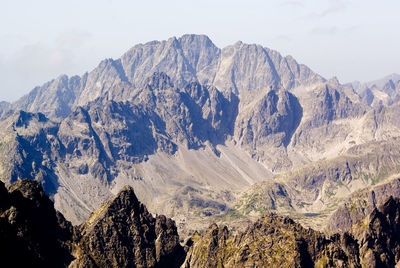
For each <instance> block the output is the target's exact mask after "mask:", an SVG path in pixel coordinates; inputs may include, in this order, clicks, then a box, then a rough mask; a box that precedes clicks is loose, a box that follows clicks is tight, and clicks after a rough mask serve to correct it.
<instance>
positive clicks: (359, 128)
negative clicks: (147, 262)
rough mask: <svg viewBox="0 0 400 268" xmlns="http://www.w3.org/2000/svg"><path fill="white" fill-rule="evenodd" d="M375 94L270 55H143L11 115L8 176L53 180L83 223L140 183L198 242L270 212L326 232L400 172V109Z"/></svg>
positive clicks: (165, 44) (0, 140)
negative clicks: (224, 223) (346, 208)
mask: <svg viewBox="0 0 400 268" xmlns="http://www.w3.org/2000/svg"><path fill="white" fill-rule="evenodd" d="M363 96H364V95H363V94H361V93H360V91H359V90H357V89H356V88H355V87H353V86H352V85H342V84H340V83H339V81H338V80H337V79H336V78H332V79H329V80H326V79H325V78H322V77H321V76H319V75H318V74H316V73H314V72H313V71H312V70H310V69H309V68H308V67H306V66H305V65H302V64H298V63H297V62H296V61H295V60H294V59H293V58H292V57H291V56H286V57H284V56H282V55H280V54H279V53H278V52H276V51H273V50H271V49H268V48H265V47H263V46H260V45H254V44H244V43H242V42H237V43H235V44H233V45H231V46H227V47H225V48H222V49H220V48H217V47H216V46H215V45H214V44H213V43H212V41H211V40H210V39H209V38H208V37H206V36H203V35H184V36H182V37H180V38H175V37H173V38H170V39H168V40H166V41H153V42H149V43H146V44H138V45H136V46H134V47H133V48H131V49H130V50H129V51H127V52H126V53H124V54H123V55H122V56H121V57H120V58H119V59H115V60H114V59H106V60H104V61H102V62H101V63H100V64H99V65H98V66H97V67H96V68H95V69H94V70H92V71H90V72H88V73H86V74H84V75H82V76H73V77H67V76H65V75H62V76H60V77H58V78H56V79H54V80H52V81H50V82H47V83H45V84H44V85H43V86H39V87H36V88H35V89H34V90H32V91H31V92H30V93H29V94H28V95H26V96H24V97H22V98H21V99H20V100H18V101H16V102H14V103H12V104H2V106H1V109H2V115H1V119H0V134H1V135H0V151H1V152H2V153H1V154H0V179H1V180H2V181H3V182H4V183H5V184H6V185H7V186H9V185H11V184H12V183H14V182H16V181H18V180H21V179H24V178H28V179H32V180H36V181H38V182H40V183H41V184H42V185H43V188H44V191H45V192H46V194H48V195H49V196H50V198H51V199H52V200H53V201H54V204H55V208H56V209H57V210H59V211H60V212H61V213H62V214H63V215H64V216H65V217H66V218H67V219H68V220H69V221H71V222H72V223H73V224H75V225H78V224H81V223H83V222H85V221H86V220H87V219H88V217H89V216H90V214H91V213H92V212H93V211H95V210H96V209H98V208H100V207H101V205H102V204H103V203H104V202H105V201H107V200H109V199H110V198H111V197H112V196H114V195H115V194H117V193H118V192H119V191H120V190H121V189H122V188H123V187H124V186H125V185H130V186H131V187H133V188H134V189H135V193H136V195H137V196H138V198H139V199H140V200H142V202H143V203H144V204H145V205H146V206H147V207H148V208H149V210H151V211H153V212H154V213H158V214H164V215H166V216H168V217H173V218H174V220H176V222H177V227H178V229H179V230H180V231H181V233H182V234H185V235H189V234H191V233H193V232H194V230H196V229H204V228H205V227H206V226H208V225H209V223H210V222H211V221H214V220H216V219H220V218H224V217H228V218H229V216H230V215H239V216H240V217H242V216H245V217H247V216H249V215H257V216H259V214H258V213H259V212H260V211H264V210H274V211H278V212H282V213H286V214H289V213H293V214H294V215H295V216H296V217H298V218H299V220H304V219H305V220H304V221H302V223H306V224H309V226H313V227H318V228H320V227H322V226H323V225H324V223H323V222H324V221H326V219H327V218H328V217H329V216H330V215H331V214H332V213H333V212H334V210H335V209H336V208H338V207H340V206H341V205H342V204H343V203H344V202H345V199H346V198H347V197H349V196H350V195H351V194H352V193H354V192H355V191H358V190H361V189H362V188H364V187H370V186H371V185H373V184H374V183H376V182H377V181H380V180H381V179H383V177H385V178H386V175H387V176H389V175H392V174H395V173H396V172H397V165H398V160H397V157H396V154H397V148H398V138H399V137H400V124H399V122H398V118H399V114H400V110H399V107H400V106H399V102H398V101H397V100H396V98H392V101H391V102H390V103H385V102H382V103H381V104H380V105H375V104H372V103H369V102H368V101H365V99H364V97H363ZM371 96H372V95H371ZM393 96H395V95H393ZM389 104H390V105H389ZM383 149H384V151H381V150H383ZM383 171H385V172H386V173H384V172H383ZM362 172H364V173H367V174H370V176H371V177H373V179H370V180H364V179H359V180H357V179H356V177H361V175H362ZM348 174H350V175H348ZM377 178H379V179H377ZM340 183H342V184H343V185H341V184H340ZM254 189H261V191H260V192H257V191H258V190H254ZM253 193H257V194H258V195H262V197H261V198H252V196H254V195H253ZM246 195H247V196H246ZM249 197H251V198H250V199H249ZM249 200H251V202H250V201H249ZM249 203H250V204H253V203H254V207H252V206H253V205H249ZM317 213H318V215H320V217H318V220H317V222H315V217H313V218H312V219H311V220H310V217H308V216H305V217H304V215H315V214H317ZM298 215H300V216H298ZM243 218H244V217H242V219H243Z"/></svg>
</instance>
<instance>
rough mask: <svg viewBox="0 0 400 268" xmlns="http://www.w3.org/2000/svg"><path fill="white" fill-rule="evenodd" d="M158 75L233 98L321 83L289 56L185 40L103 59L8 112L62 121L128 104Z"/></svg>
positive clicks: (255, 47)
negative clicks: (91, 109) (106, 104)
mask: <svg viewBox="0 0 400 268" xmlns="http://www.w3.org/2000/svg"><path fill="white" fill-rule="evenodd" d="M157 72H163V73H165V74H167V75H168V76H169V77H170V78H171V80H172V81H173V82H174V85H175V86H176V87H178V88H183V87H185V86H186V85H187V84H188V83H191V82H199V83H200V84H202V85H214V86H216V87H217V88H218V89H219V90H220V91H221V92H225V91H227V92H230V91H232V92H234V93H236V94H238V93H242V92H248V91H252V90H254V89H261V88H269V86H274V87H278V86H283V87H284V88H286V89H291V88H293V87H296V86H299V85H310V84H313V83H316V82H322V81H324V79H323V78H322V77H321V76H319V75H317V74H315V73H313V72H312V71H311V70H310V69H309V68H307V67H306V66H304V65H300V64H298V63H297V62H296V61H295V60H294V59H293V58H292V57H290V56H288V57H282V56H281V55H280V54H279V53H278V52H276V51H273V50H270V49H268V48H263V47H262V46H260V45H247V44H243V43H241V42H238V43H236V44H234V45H232V46H228V47H226V48H224V49H222V50H221V49H219V48H217V47H216V46H215V45H214V44H213V43H212V41H211V40H210V39H209V38H208V37H207V36H204V35H184V36H182V37H180V38H178V39H177V38H175V37H173V38H170V39H168V40H167V41H161V42H159V41H153V42H149V43H146V44H139V45H136V46H134V47H133V48H131V49H130V50H129V51H127V52H126V53H125V54H123V55H122V56H121V58H120V59H117V60H112V59H107V60H104V61H102V62H101V63H100V64H99V65H98V66H97V67H96V68H95V69H94V70H93V71H91V72H89V73H86V74H84V75H83V76H82V77H78V76H73V77H71V78H68V77H67V76H66V75H63V76H60V77H59V78H57V79H55V80H53V81H51V82H48V83H46V84H44V85H43V86H41V87H36V88H35V89H34V90H32V91H31V92H30V93H29V94H28V95H26V96H24V97H22V98H21V99H20V100H18V101H17V102H15V103H13V104H12V106H11V109H13V110H19V109H22V110H25V111H28V112H39V111H40V112H42V113H44V114H46V115H47V116H49V117H50V118H59V119H60V118H65V117H66V116H67V115H68V114H69V113H71V111H72V110H73V107H75V106H76V105H80V106H83V105H86V104H87V103H89V102H90V101H93V100H95V99H96V98H99V97H102V98H106V99H112V100H115V101H122V100H127V99H130V98H132V97H134V96H135V90H136V89H138V88H143V87H144V86H145V85H146V83H147V82H146V79H147V78H148V77H149V76H151V75H152V74H153V73H157Z"/></svg>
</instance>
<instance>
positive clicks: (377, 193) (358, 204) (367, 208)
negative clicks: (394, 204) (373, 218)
mask: <svg viewBox="0 0 400 268" xmlns="http://www.w3.org/2000/svg"><path fill="white" fill-rule="evenodd" d="M371 188H372V189H364V190H362V191H358V192H356V193H354V194H352V195H351V196H350V197H349V198H348V200H347V201H346V202H345V203H344V204H343V205H342V206H341V207H340V208H338V209H337V210H336V211H335V212H334V213H333V214H332V215H331V217H330V219H329V221H328V224H327V228H328V229H329V230H332V231H339V230H340V231H349V230H350V229H351V227H352V225H354V224H356V223H360V222H361V221H362V220H363V219H364V218H365V217H366V216H367V215H368V214H370V213H371V212H372V211H373V210H374V209H375V208H377V207H378V206H380V205H382V204H383V203H384V202H386V200H388V199H389V197H391V196H392V197H396V198H398V197H400V179H399V178H397V179H393V180H391V181H389V182H386V183H383V184H380V185H376V186H373V187H371Z"/></svg>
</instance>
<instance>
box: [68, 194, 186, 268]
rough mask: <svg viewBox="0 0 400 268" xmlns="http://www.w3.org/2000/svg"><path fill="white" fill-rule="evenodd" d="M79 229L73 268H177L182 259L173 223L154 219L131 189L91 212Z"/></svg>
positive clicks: (158, 218) (182, 253)
mask: <svg viewBox="0 0 400 268" xmlns="http://www.w3.org/2000/svg"><path fill="white" fill-rule="evenodd" d="M79 229H80V237H79V242H78V247H79V250H77V251H76V254H77V260H75V261H74V263H72V265H71V266H72V267H89V266H90V267H93V266H96V267H179V265H180V263H181V262H182V261H183V258H184V251H183V248H182V247H181V246H180V244H179V236H178V233H177V229H176V226H175V222H174V221H172V220H171V219H168V218H166V217H165V216H156V217H155V218H154V217H153V216H152V215H151V214H150V213H149V212H148V211H147V209H146V207H145V206H144V205H143V204H141V203H140V202H139V201H138V200H137V198H136V196H135V193H134V192H133V189H132V188H131V187H125V188H124V189H122V191H121V192H120V193H119V194H118V195H117V196H116V197H114V198H113V199H111V200H110V201H108V202H107V203H106V204H104V205H103V206H102V207H101V208H100V209H98V210H96V211H95V212H93V214H92V215H91V216H90V217H89V219H88V220H87V221H86V222H85V223H84V224H83V225H81V226H80V227H79Z"/></svg>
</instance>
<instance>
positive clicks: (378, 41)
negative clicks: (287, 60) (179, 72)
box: [0, 0, 400, 101]
mask: <svg viewBox="0 0 400 268" xmlns="http://www.w3.org/2000/svg"><path fill="white" fill-rule="evenodd" d="M399 28H400V1H398V0H381V1H376V0H303V1H296V0H288V1H285V0H283V1H278V0H246V1H236V0H229V1H228V0H196V1H194V0H169V1H168V0H157V1H156V0H154V1H151V0H147V1H143V0H142V1H134V0H80V1H77V0H69V1H65V0H62V1H61V0H35V1H32V0H0V100H6V101H15V100H16V99H18V98H19V97H21V96H22V95H24V94H26V93H28V92H29V91H30V90H32V89H33V88H34V87H35V86H37V85H42V84H43V83H45V82H47V81H49V80H51V79H53V78H56V77H57V76H59V75H60V74H67V75H75V74H78V75H82V74H83V73H84V72H86V71H90V70H92V69H94V68H95V67H96V66H97V64H98V63H99V62H100V61H101V60H102V59H105V58H114V59H116V58H119V57H120V56H121V55H122V54H123V53H124V52H125V51H126V50H128V49H129V48H130V47H132V46H134V45H135V44H137V43H145V42H148V41H152V40H165V39H168V38H169V37H172V36H177V37H179V36H181V35H183V34H186V33H195V34H206V35H208V36H209V37H210V38H211V40H212V41H213V42H214V43H215V44H216V45H217V46H218V47H220V48H223V47H225V46H227V45H230V44H233V43H235V42H236V41H238V40H241V41H243V42H245V43H257V44H261V45H263V46H265V47H269V48H271V49H275V50H277V51H279V52H280V53H282V54H283V55H292V56H293V57H294V58H295V59H296V60H297V61H298V62H300V63H304V64H306V65H307V66H309V67H310V68H311V69H313V70H314V71H315V72H317V73H319V74H321V75H322V76H324V77H326V78H331V77H333V76H336V77H338V79H339V80H340V82H342V83H345V82H349V81H353V80H360V81H370V80H374V79H377V78H381V77H383V76H386V75H388V74H391V73H400V52H399V49H400V31H399Z"/></svg>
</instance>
